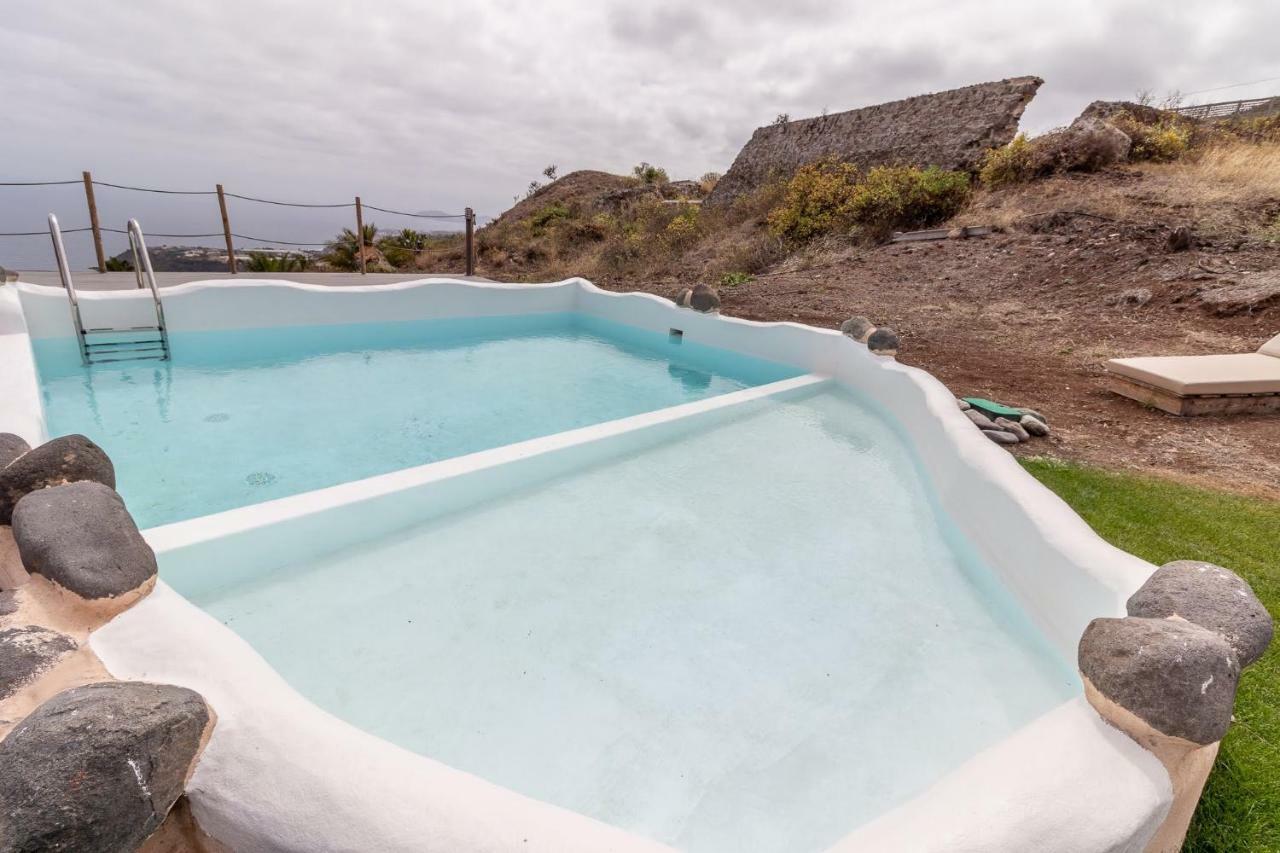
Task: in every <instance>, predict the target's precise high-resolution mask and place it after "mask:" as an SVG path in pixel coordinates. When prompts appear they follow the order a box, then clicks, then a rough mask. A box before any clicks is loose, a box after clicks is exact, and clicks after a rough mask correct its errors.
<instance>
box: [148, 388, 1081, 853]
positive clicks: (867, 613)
mask: <svg viewBox="0 0 1280 853" xmlns="http://www.w3.org/2000/svg"><path fill="white" fill-rule="evenodd" d="M947 531H948V525H947V522H946V520H945V519H942V518H939V517H938V515H937V514H936V511H935V509H934V507H933V505H932V502H931V501H930V500H929V499H928V497H927V494H926V492H925V491H924V486H923V484H922V483H921V481H920V479H919V477H918V474H917V470H916V468H915V466H914V465H913V463H912V459H911V456H910V455H909V453H908V451H907V449H906V448H905V447H904V446H903V445H902V443H901V442H900V441H899V440H898V439H897V438H896V436H895V435H894V433H893V432H892V430H891V429H890V427H889V426H888V425H887V424H886V422H884V421H882V420H880V419H879V418H878V417H876V416H875V415H873V414H872V413H871V412H870V411H869V410H868V409H866V408H864V407H863V406H861V405H860V404H858V403H857V402H856V401H855V400H854V399H853V398H852V397H849V396H846V395H845V394H844V393H843V392H825V393H821V394H818V395H816V396H812V397H810V398H808V399H805V400H801V401H794V402H788V403H781V402H780V403H776V404H773V405H772V406H770V407H769V408H767V409H765V410H763V411H761V412H758V413H755V414H750V415H747V416H744V417H742V418H740V419H738V420H736V421H732V422H730V423H727V424H724V425H721V426H717V427H715V428H712V429H710V430H708V431H706V432H704V433H702V434H698V435H692V436H689V437H687V438H684V439H679V440H676V441H674V442H672V443H669V444H667V445H663V446H661V447H658V448H656V449H648V450H643V451H639V452H636V453H634V454H632V455H630V456H626V457H622V458H620V459H618V460H616V461H613V462H610V463H607V464H604V465H601V466H599V467H595V468H592V469H588V470H585V471H582V472H580V473H578V474H575V475H573V476H571V477H567V478H563V479H559V480H556V481H552V482H550V483H547V484H543V485H541V486H538V487H535V488H530V489H526V490H522V491H519V492H516V493H513V494H511V495H509V496H507V497H505V498H503V499H501V500H498V501H495V502H492V503H489V504H486V505H484V506H482V507H479V508H473V509H469V510H466V511H462V512H459V513H456V514H453V515H449V516H445V517H442V518H439V519H436V520H434V521H431V522H428V523H425V524H423V525H421V526H419V527H417V528H415V529H412V530H410V531H406V532H403V533H401V534H397V535H395V536H393V537H390V538H386V539H383V540H379V541H377V542H375V543H373V544H371V545H367V546H363V547H360V548H357V549H349V550H346V551H342V552H338V553H336V554H334V555H332V556H330V557H328V558H325V559H321V560H318V561H314V562H311V563H309V564H307V565H305V566H293V567H288V568H285V569H281V570H279V571H277V572H274V573H272V574H270V575H267V576H265V577H261V578H259V579H257V580H256V581H254V582H253V583H251V584H248V585H242V586H239V587H233V588H232V589H230V590H223V591H222V592H218V593H208V594H206V595H205V596H204V597H203V598H201V597H198V596H197V597H196V598H195V601H196V603H198V604H200V605H201V606H202V607H204V608H205V609H206V610H207V611H209V612H210V613H212V614H213V615H214V616H215V617H217V618H219V619H221V620H222V621H223V622H225V623H226V624H227V625H229V626H230V627H231V628H232V629H234V630H235V631H237V632H238V633H239V634H240V635H241V636H243V637H244V638H246V639H247V640H248V641H249V642H250V643H252V644H253V646H254V647H255V648H256V649H257V650H258V651H259V652H260V653H261V654H263V655H264V656H265V657H266V658H267V660H268V661H269V662H270V663H271V664H272V665H273V666H274V667H275V668H276V669H277V670H278V671H279V672H280V673H281V674H282V675H283V676H284V677H285V678H286V679H287V680H288V681H289V682H290V683H292V684H293V686H294V687H296V688H297V689H298V690H299V691H301V692H302V693H303V694H304V695H306V696H307V697H308V698H310V699H311V700H312V701H314V702H315V703H317V704H318V705H320V706H321V707H323V708H325V709H327V710H329V711H331V712H333V713H334V714H336V715H338V716H340V717H342V718H344V719H346V720H348V721H349V722H351V723H353V724H355V725H357V726H359V727H361V728H363V729H365V730H367V731H369V732H372V733H374V734H377V735H379V736H381V737H383V738H386V739H387V740H390V741H392V742H394V743H397V744H399V745H401V746H403V747H406V748H408V749H410V750H414V751H416V752H419V753H421V754H423V755H426V756H430V757H432V758H435V759H438V760H440V761H443V762H445V763H447V764H450V765H452V766H454V767H457V768H459V769H462V770H465V771H468V772H471V773H474V774H476V775H479V776H481V777H484V778H486V779H488V780H490V781H492V782H495V783H498V784H501V785H504V786H506V787H509V788H511V789H513V790H516V791H519V792H521V793H523V794H527V795H529V796H533V797H536V798H538V799H541V800H545V801H547V802H551V803H555V804H557V805H560V806H564V807H567V808H570V809H573V810H575V811H578V812H581V813H584V814H587V815H590V816H591V817H594V818H597V819H600V820H603V821H606V822H609V823H612V824H615V825H618V826H621V827H623V828H626V829H628V830H631V831H633V832H635V833H638V834H641V835H645V836H648V837H651V838H654V839H657V840H659V841H662V842H665V843H668V844H671V845H673V846H675V847H677V848H680V849H683V850H690V851H695V853H698V852H699V851H805V850H821V849H824V848H825V847H827V846H828V845H830V844H832V843H834V842H835V841H837V840H838V839H839V838H841V837H842V836H843V835H845V834H846V833H848V832H849V831H851V830H852V829H854V828H856V827H857V826H858V825H860V824H862V823H864V822H866V821H867V820H870V819H871V818H873V817H875V816H877V815H879V814H881V813H882V812H884V811H885V810H886V809H888V808H890V807H892V806H893V805H895V804H897V803H900V802H902V801H904V800H906V799H908V798H909V797H911V796H912V795H914V794H916V793H919V792H920V791H922V790H923V789H924V788H926V787H927V786H928V785H929V784H930V783H931V782H933V781H935V780H936V779H937V778H938V777H939V776H940V775H942V774H943V773H945V772H947V771H948V770H950V769H953V768H954V767H956V766H957V765H959V764H960V763H961V762H963V761H964V760H965V759H966V758H968V757H970V756H971V755H973V754H974V753H975V752H977V751H978V750H980V749H982V748H983V747H986V746H988V745H991V744H993V743H995V742H997V741H998V740H1000V739H1001V738H1003V737H1004V736H1006V735H1008V734H1009V733H1011V732H1012V731H1013V730H1014V729H1016V728H1018V727H1020V726H1022V725H1023V724H1025V723H1027V722H1029V721H1031V720H1032V719H1034V718H1035V717H1037V716H1039V715H1040V714H1042V713H1044V712H1045V711H1048V710H1049V709H1051V708H1052V707H1054V706H1055V705H1057V704H1059V703H1060V702H1062V701H1064V700H1066V699H1067V698H1069V697H1070V696H1072V695H1074V694H1075V693H1076V692H1077V691H1078V689H1079V688H1078V683H1077V681H1076V678H1075V675H1074V672H1073V671H1072V670H1071V669H1070V668H1069V667H1068V666H1067V664H1066V663H1065V662H1064V661H1062V660H1061V659H1060V658H1058V657H1057V656H1056V655H1055V654H1054V653H1053V652H1052V651H1051V650H1050V649H1049V647H1048V645H1047V644H1046V643H1045V642H1044V641H1043V639H1042V638H1041V637H1040V635H1039V634H1038V633H1037V632H1036V631H1035V629H1034V628H1033V627H1032V626H1031V625H1030V623H1029V622H1028V620H1027V619H1026V617H1025V615H1024V614H1023V613H1022V612H1021V611H1020V610H1019V609H1018V607H1017V606H1016V604H1015V603H1014V602H1013V600H1012V599H1011V598H1010V597H1009V595H1008V594H1007V593H1006V592H1005V591H1004V590H1003V588H1002V587H1000V586H999V584H998V583H996V581H995V580H994V578H993V577H992V575H991V572H990V570H989V569H988V568H987V567H985V566H984V565H983V564H982V563H981V562H980V561H979V560H977V559H976V558H975V557H974V556H973V554H971V553H970V552H969V551H968V550H967V549H966V548H965V546H964V544H963V543H962V542H960V541H958V540H957V539H955V538H954V537H952V536H951V535H949V534H948V532H947ZM209 568H210V569H211V570H216V567H209ZM162 572H163V566H162ZM166 577H168V576H166ZM168 579H169V581H170V583H173V584H174V585H175V586H176V587H177V588H178V589H179V591H182V579H181V578H180V577H177V578H175V577H168Z"/></svg>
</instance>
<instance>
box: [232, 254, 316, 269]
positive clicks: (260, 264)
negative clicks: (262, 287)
mask: <svg viewBox="0 0 1280 853" xmlns="http://www.w3.org/2000/svg"><path fill="white" fill-rule="evenodd" d="M307 266H308V259H307V256H306V255H303V254H297V255H295V254H293V253H291V252H286V253H284V254H283V255H278V254H275V253H272V252H250V253H249V260H248V261H246V262H245V265H244V268H245V269H246V270H247V271H248V272H305V271H306V269H307Z"/></svg>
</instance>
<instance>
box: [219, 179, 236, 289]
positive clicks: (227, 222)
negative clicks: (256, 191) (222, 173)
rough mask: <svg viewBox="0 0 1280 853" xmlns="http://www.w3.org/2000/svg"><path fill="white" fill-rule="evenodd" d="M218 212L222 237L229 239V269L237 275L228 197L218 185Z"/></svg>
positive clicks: (220, 185)
mask: <svg viewBox="0 0 1280 853" xmlns="http://www.w3.org/2000/svg"><path fill="white" fill-rule="evenodd" d="M218 210H219V212H221V213H222V235H223V236H224V237H226V238H227V269H228V270H229V271H230V272H231V274H232V275H235V274H236V247H235V244H234V243H232V242H231V219H230V218H229V217H228V216H227V196H226V194H225V193H223V192H222V184H218Z"/></svg>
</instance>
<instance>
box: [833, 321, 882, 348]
mask: <svg viewBox="0 0 1280 853" xmlns="http://www.w3.org/2000/svg"><path fill="white" fill-rule="evenodd" d="M875 330H876V324H875V323H873V322H871V321H870V320H868V319H867V318H866V317H862V316H858V317H850V318H849V319H848V320H845V321H844V322H843V323H841V324H840V333H841V334H843V335H845V336H846V337H850V338H853V339H854V340H855V341H857V342H858V343H860V344H865V343H866V342H867V338H868V337H870V336H871V333H872V332H874V331H875Z"/></svg>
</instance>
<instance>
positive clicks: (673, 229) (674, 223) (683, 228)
mask: <svg viewBox="0 0 1280 853" xmlns="http://www.w3.org/2000/svg"><path fill="white" fill-rule="evenodd" d="M662 233H663V236H664V237H665V238H666V241H667V245H669V246H670V247H671V248H673V249H684V248H687V247H689V246H691V245H693V243H695V242H696V241H697V239H698V208H696V207H692V206H691V207H689V208H688V209H687V210H683V211H681V212H680V214H679V215H678V216H676V217H675V218H674V219H672V220H671V221H670V222H668V223H667V225H666V227H665V228H663V229H662Z"/></svg>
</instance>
